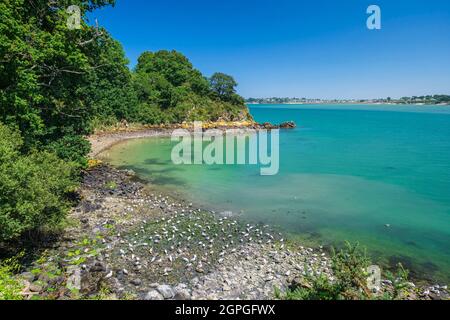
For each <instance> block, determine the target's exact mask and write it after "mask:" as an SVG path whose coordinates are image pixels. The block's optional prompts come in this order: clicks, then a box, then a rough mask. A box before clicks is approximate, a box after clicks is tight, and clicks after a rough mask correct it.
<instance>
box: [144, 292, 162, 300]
mask: <svg viewBox="0 0 450 320" xmlns="http://www.w3.org/2000/svg"><path fill="white" fill-rule="evenodd" d="M144 300H164V297H163V296H162V295H161V294H160V293H159V292H158V291H156V290H151V291H149V292H148V293H147V294H146V295H145V298H144Z"/></svg>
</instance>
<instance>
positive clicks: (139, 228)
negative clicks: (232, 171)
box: [22, 129, 449, 300]
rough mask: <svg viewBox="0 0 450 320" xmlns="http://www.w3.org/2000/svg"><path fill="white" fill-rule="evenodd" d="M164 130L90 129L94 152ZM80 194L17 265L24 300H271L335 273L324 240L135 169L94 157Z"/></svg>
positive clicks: (413, 289) (414, 295)
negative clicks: (196, 196) (156, 181)
mask: <svg viewBox="0 0 450 320" xmlns="http://www.w3.org/2000/svg"><path fill="white" fill-rule="evenodd" d="M169 132H170V131H169V130H168V129H145V130H133V131H120V132H109V133H108V132H103V133H100V134H97V135H94V136H92V137H90V141H93V142H94V143H93V147H92V155H94V156H95V157H96V156H98V155H99V154H100V153H101V152H102V151H105V150H107V149H108V148H110V147H112V146H113V145H115V144H116V143H120V142H122V141H127V140H130V139H140V138H147V137H158V136H165V135H168V133H169ZM79 193H80V201H79V203H78V204H77V206H76V207H75V208H73V210H72V211H71V213H70V214H69V217H68V220H69V221H71V226H70V227H69V228H66V230H65V231H63V234H62V235H61V236H60V237H59V239H58V240H57V242H56V243H54V244H53V245H52V247H51V249H49V251H48V252H47V253H46V254H45V255H44V256H43V257H44V258H43V257H41V258H40V259H38V260H36V261H35V262H34V263H33V264H32V265H31V266H30V268H29V269H30V271H27V272H24V273H23V274H22V276H23V278H24V279H25V281H26V283H27V286H26V290H25V291H24V295H25V296H26V297H27V298H29V299H31V298H32V297H35V296H37V297H39V298H43V299H121V300H124V299H125V300H128V299H131V300H134V299H139V300H142V299H143V300H222V299H226V300H237V299H244V300H247V299H253V300H272V299H279V296H277V294H276V292H275V291H276V290H277V291H278V292H279V293H280V294H284V293H285V292H286V291H287V290H288V288H290V287H292V286H295V287H300V288H307V289H308V288H310V286H311V284H310V283H309V282H308V280H305V277H306V275H308V274H312V275H322V276H325V277H326V278H327V279H331V280H333V279H334V275H333V271H332V258H331V256H330V255H329V254H328V252H326V251H325V250H324V248H323V247H318V248H312V247H306V246H302V244H301V243H298V242H291V241H289V240H285V235H284V234H282V233H278V232H276V231H275V230H273V229H272V228H271V227H270V226H264V225H250V224H243V222H240V221H239V219H237V218H236V217H234V216H233V215H232V213H229V212H222V213H217V212H213V211H208V210H205V209H203V208H200V207H197V206H196V205H195V204H192V203H188V202H186V200H185V199H182V198H181V197H179V195H178V194H176V193H170V192H166V193H163V192H161V190H160V189H159V188H157V186H153V185H151V184H150V183H147V182H145V181H142V180H140V179H139V177H138V176H136V175H135V173H134V172H131V171H127V170H118V169H116V168H114V167H112V166H109V165H107V164H101V163H97V164H95V165H93V166H92V167H91V168H90V169H89V170H87V171H86V172H85V174H84V177H83V182H82V185H81V188H80V190H79ZM36 270H37V271H36ZM53 274H54V275H53ZM381 285H382V287H381V291H380V292H378V293H377V295H375V296H374V298H375V297H378V298H382V294H385V293H389V292H393V291H394V285H393V283H392V282H391V281H390V280H382V282H381ZM275 288H276V289H275ZM448 298H449V292H448V291H447V288H446V287H442V286H436V285H424V286H422V285H421V286H419V285H417V286H416V285H414V284H413V283H411V282H409V284H408V286H407V287H406V288H405V289H404V290H403V291H402V293H401V295H400V296H399V299H407V300H435V299H448Z"/></svg>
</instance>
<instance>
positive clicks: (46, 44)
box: [0, 0, 136, 165]
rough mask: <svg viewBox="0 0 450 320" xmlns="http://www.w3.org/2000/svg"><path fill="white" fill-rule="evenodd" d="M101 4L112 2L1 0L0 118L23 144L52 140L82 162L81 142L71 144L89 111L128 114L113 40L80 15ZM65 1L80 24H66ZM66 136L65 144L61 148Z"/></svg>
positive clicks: (129, 101) (123, 70) (126, 78)
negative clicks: (78, 11) (73, 26)
mask: <svg viewBox="0 0 450 320" xmlns="http://www.w3.org/2000/svg"><path fill="white" fill-rule="evenodd" d="M108 4H114V1H112V0H90V1H87V0H74V1H72V0H70V1H68V0H67V1H66V0H63V1H54V2H52V3H51V4H49V2H48V1H36V2H33V5H31V4H30V3H29V1H25V0H4V1H2V2H1V3H0V57H1V59H0V121H1V122H3V123H5V124H7V125H10V126H14V127H17V128H18V129H19V131H20V133H21V135H22V136H23V140H24V145H23V147H24V149H25V150H28V151H29V150H31V149H33V148H42V147H46V146H47V145H48V144H51V143H53V142H54V144H53V145H52V146H51V147H50V149H52V150H54V151H56V152H57V154H58V155H60V156H61V157H63V158H64V159H66V160H70V161H77V162H79V163H80V164H81V165H83V164H84V163H85V160H84V156H85V155H86V153H87V150H88V149H87V148H86V147H85V146H83V147H81V148H79V151H78V152H75V149H76V148H78V147H79V146H80V144H83V142H81V140H82V137H83V136H84V135H86V134H88V133H89V132H90V128H91V126H90V125H89V124H90V121H91V120H92V118H93V117H95V116H96V115H98V114H100V115H102V116H103V115H114V116H116V117H128V116H131V114H132V113H133V111H132V107H131V106H134V107H135V106H136V103H135V102H136V100H133V93H132V92H133V91H132V90H131V93H129V92H130V90H128V89H129V88H130V87H131V75H130V72H129V70H128V68H127V66H126V64H127V61H126V59H125V58H124V55H123V50H122V48H121V46H120V44H119V43H118V42H117V41H115V40H113V39H111V37H110V36H109V34H108V33H107V31H106V30H104V29H102V28H97V27H94V26H90V25H88V24H87V23H86V22H85V14H86V12H87V11H91V10H94V9H96V8H99V7H101V6H104V5H108ZM69 5H78V6H79V7H80V8H81V14H82V21H81V29H77V30H70V29H69V28H68V27H67V19H68V17H69V14H68V13H67V12H66V8H67V7H68V6H69ZM67 136H69V137H68V138H67ZM66 143H68V149H71V150H70V151H63V150H62V148H61V147H62V145H64V144H66ZM84 145H85V144H84Z"/></svg>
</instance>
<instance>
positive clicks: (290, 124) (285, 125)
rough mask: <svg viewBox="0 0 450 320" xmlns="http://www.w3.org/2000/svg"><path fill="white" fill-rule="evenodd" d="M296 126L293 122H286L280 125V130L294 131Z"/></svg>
mask: <svg viewBox="0 0 450 320" xmlns="http://www.w3.org/2000/svg"><path fill="white" fill-rule="evenodd" d="M296 127H297V125H296V124H295V122H293V121H287V122H283V123H282V124H280V129H294V128H296Z"/></svg>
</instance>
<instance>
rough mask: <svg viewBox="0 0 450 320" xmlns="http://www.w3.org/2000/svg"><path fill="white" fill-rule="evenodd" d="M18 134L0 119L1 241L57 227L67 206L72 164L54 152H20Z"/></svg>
mask: <svg viewBox="0 0 450 320" xmlns="http://www.w3.org/2000/svg"><path fill="white" fill-rule="evenodd" d="M21 147H22V139H21V137H20V135H19V134H18V133H17V132H15V131H12V130H10V129H9V128H7V127H6V126H4V125H3V124H1V123H0V241H5V240H11V239H14V238H16V237H18V236H20V235H22V234H23V233H24V232H28V231H32V230H38V229H42V228H46V227H48V228H52V227H56V226H57V225H58V224H59V223H60V222H61V221H62V219H63V218H64V217H65V214H66V213H67V211H68V209H69V208H70V201H69V200H68V197H67V195H68V193H69V192H73V191H74V190H75V188H76V183H75V182H74V181H73V179H72V177H73V173H74V166H73V165H71V164H68V163H65V162H63V161H62V160H61V159H59V158H58V157H57V156H56V155H55V154H53V153H49V152H37V151H33V152H31V153H29V154H26V155H22V154H21V153H20V149H21Z"/></svg>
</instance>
